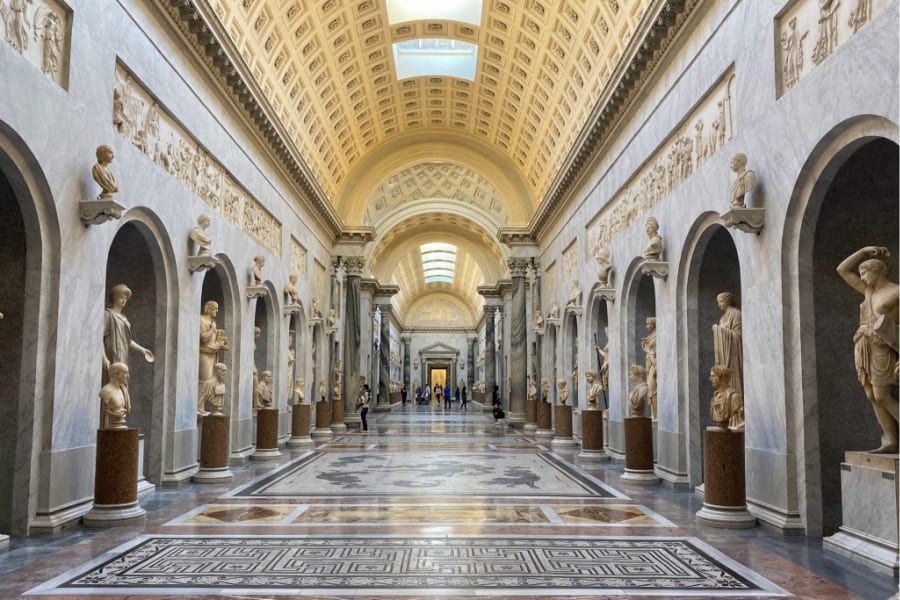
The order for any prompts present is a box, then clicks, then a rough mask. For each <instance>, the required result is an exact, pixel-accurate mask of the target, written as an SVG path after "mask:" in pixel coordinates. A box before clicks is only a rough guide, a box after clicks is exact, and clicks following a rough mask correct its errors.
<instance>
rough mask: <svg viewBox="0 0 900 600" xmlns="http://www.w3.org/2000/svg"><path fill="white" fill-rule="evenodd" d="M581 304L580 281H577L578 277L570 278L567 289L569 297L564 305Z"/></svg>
mask: <svg viewBox="0 0 900 600" xmlns="http://www.w3.org/2000/svg"><path fill="white" fill-rule="evenodd" d="M580 305H581V282H580V281H578V278H577V277H576V278H574V279H572V285H571V289H570V290H569V299H568V301H567V302H566V306H580Z"/></svg>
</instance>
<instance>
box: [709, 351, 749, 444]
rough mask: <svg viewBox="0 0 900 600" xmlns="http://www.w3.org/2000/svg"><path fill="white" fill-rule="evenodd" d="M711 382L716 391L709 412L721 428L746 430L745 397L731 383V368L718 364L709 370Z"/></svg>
mask: <svg viewBox="0 0 900 600" xmlns="http://www.w3.org/2000/svg"><path fill="white" fill-rule="evenodd" d="M709 382H710V383H711V384H712V386H713V389H715V393H714V395H713V399H712V402H710V405H709V412H710V415H712V419H713V421H715V422H716V424H717V425H718V426H719V429H729V430H731V431H743V430H744V397H743V396H742V395H741V392H740V391H739V390H737V389H735V388H734V387H733V386H732V385H731V369H729V368H728V367H726V366H725V365H716V366H714V367H713V368H712V369H711V370H710V372H709Z"/></svg>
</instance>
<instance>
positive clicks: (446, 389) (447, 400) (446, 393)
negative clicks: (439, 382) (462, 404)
mask: <svg viewBox="0 0 900 600" xmlns="http://www.w3.org/2000/svg"><path fill="white" fill-rule="evenodd" d="M444 408H446V409H449V408H450V386H449V385H445V386H444Z"/></svg>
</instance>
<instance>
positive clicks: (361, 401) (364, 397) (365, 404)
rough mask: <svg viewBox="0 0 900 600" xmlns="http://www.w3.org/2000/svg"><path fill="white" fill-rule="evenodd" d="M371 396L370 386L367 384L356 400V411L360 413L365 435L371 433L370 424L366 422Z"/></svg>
mask: <svg viewBox="0 0 900 600" xmlns="http://www.w3.org/2000/svg"><path fill="white" fill-rule="evenodd" d="M369 395H370V394H369V384H368V383H367V384H364V385H363V387H362V389H361V390H359V397H358V398H357V399H356V410H358V411H359V420H360V421H361V422H362V432H363V433H369V423H368V421H366V416H367V415H368V414H369Z"/></svg>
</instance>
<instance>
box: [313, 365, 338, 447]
mask: <svg viewBox="0 0 900 600" xmlns="http://www.w3.org/2000/svg"><path fill="white" fill-rule="evenodd" d="M327 393H328V390H327V388H326V387H325V380H324V379H320V380H319V401H318V402H316V428H315V429H313V430H312V433H311V434H310V436H311V437H312V439H313V440H315V441H317V442H321V441H324V440H330V439H331V437H332V436H333V435H334V432H333V431H332V430H331V402H329V401H328V400H327V399H326V397H325V395H326V394H327Z"/></svg>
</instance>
